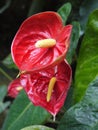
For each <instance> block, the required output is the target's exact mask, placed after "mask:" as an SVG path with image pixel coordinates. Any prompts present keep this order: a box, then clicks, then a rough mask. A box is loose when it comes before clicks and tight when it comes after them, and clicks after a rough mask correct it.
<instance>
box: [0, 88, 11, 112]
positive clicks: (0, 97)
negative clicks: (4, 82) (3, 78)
mask: <svg viewBox="0 0 98 130" xmlns="http://www.w3.org/2000/svg"><path fill="white" fill-rule="evenodd" d="M6 93H7V87H6V86H0V113H2V112H3V111H4V110H5V109H6V108H7V107H8V106H9V104H10V102H5V103H3V100H4V98H5V96H6Z"/></svg>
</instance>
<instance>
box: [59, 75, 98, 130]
mask: <svg viewBox="0 0 98 130" xmlns="http://www.w3.org/2000/svg"><path fill="white" fill-rule="evenodd" d="M97 128H98V77H96V79H95V80H94V81H93V82H92V83H90V85H89V88H88V89H87V91H86V94H85V96H84V98H83V100H82V101H81V102H79V103H77V104H76V105H74V106H73V107H71V108H70V109H69V110H68V111H67V112H66V113H65V115H64V116H63V118H62V119H61V122H60V124H59V126H58V129H57V130H97Z"/></svg>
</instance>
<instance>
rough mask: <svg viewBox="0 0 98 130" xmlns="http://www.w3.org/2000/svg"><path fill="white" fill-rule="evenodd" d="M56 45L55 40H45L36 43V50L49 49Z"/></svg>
mask: <svg viewBox="0 0 98 130" xmlns="http://www.w3.org/2000/svg"><path fill="white" fill-rule="evenodd" d="M55 44H56V40H55V39H43V40H38V41H37V42H36V43H35V47H36V48H49V47H53V46H54V45H55Z"/></svg>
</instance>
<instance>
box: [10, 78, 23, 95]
mask: <svg viewBox="0 0 98 130" xmlns="http://www.w3.org/2000/svg"><path fill="white" fill-rule="evenodd" d="M22 89H23V87H22V86H21V83H20V78H18V79H15V80H13V81H12V82H11V83H10V84H9V86H8V95H9V96H11V97H13V98H15V97H16V96H17V95H18V93H19V92H20V91H21V90H22Z"/></svg>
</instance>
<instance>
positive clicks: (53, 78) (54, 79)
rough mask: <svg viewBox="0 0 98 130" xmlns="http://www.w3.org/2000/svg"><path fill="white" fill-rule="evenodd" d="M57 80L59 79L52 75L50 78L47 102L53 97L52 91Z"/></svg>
mask: <svg viewBox="0 0 98 130" xmlns="http://www.w3.org/2000/svg"><path fill="white" fill-rule="evenodd" d="M56 81H57V79H56V77H52V78H51V79H50V82H49V85H48V92H47V102H49V101H50V99H51V95H52V91H53V88H54V85H55V83H56Z"/></svg>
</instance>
